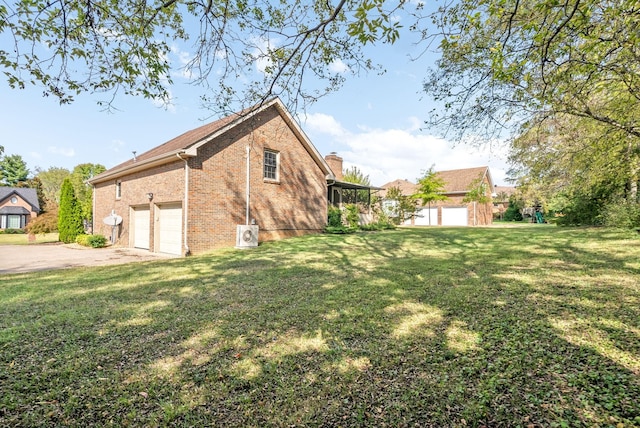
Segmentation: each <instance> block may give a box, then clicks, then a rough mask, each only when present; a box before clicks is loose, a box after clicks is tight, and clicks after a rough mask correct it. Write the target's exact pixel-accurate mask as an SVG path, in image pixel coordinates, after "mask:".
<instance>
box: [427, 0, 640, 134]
mask: <svg viewBox="0 0 640 428" xmlns="http://www.w3.org/2000/svg"><path fill="white" fill-rule="evenodd" d="M638 12H639V8H638V3H637V1H636V0H605V1H602V0H571V1H566V2H555V1H551V2H522V1H518V0H481V1H478V0H461V1H459V2H453V3H450V4H449V5H446V6H443V7H442V8H441V9H440V10H439V11H438V12H437V14H436V15H435V16H434V18H435V19H434V23H435V24H436V25H437V26H438V28H439V31H438V32H437V34H438V36H439V37H440V39H439V40H440V48H441V51H442V57H441V59H440V60H439V61H438V62H437V67H436V69H435V70H433V71H432V73H431V75H430V76H429V78H428V79H427V82H426V85H425V89H426V90H427V91H428V92H429V93H430V94H432V95H434V96H435V98H436V99H438V100H442V101H444V102H445V104H444V106H445V110H444V112H442V114H440V115H438V117H436V118H435V120H434V123H440V124H444V125H445V126H447V127H448V129H451V130H457V131H458V132H459V133H460V134H465V133H466V134H468V133H469V131H473V132H481V131H483V130H490V131H495V132H497V133H500V132H502V127H503V126H504V124H509V123H511V124H514V125H516V126H518V125H519V124H521V123H523V122H524V121H525V120H532V119H535V120H537V121H541V120H544V119H546V118H548V117H552V116H553V115H555V114H568V115H571V116H574V117H580V118H586V119H589V120H591V121H594V122H598V123H600V124H602V125H603V126H605V127H607V128H609V129H615V130H621V131H622V132H624V133H626V134H628V135H633V136H635V137H640V127H639V125H638V117H639V115H640V112H638V109H637V108H630V106H633V105H637V102H638V99H640V74H639V73H638V68H637V64H638V53H639V50H638V49H639V46H640V32H638V25H639V24H640V13H638ZM514 119H516V120H514ZM516 130H517V129H516ZM485 136H486V134H485Z"/></svg>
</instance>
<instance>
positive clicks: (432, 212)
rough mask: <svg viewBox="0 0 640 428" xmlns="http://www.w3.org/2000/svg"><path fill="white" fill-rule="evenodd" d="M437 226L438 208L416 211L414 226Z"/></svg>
mask: <svg viewBox="0 0 640 428" xmlns="http://www.w3.org/2000/svg"><path fill="white" fill-rule="evenodd" d="M429 216H431V217H429ZM437 225H438V208H421V209H419V210H418V211H416V226H437Z"/></svg>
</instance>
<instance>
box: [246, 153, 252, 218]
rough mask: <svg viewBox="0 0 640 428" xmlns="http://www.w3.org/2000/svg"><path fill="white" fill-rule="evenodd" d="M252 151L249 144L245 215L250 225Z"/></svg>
mask: <svg viewBox="0 0 640 428" xmlns="http://www.w3.org/2000/svg"><path fill="white" fill-rule="evenodd" d="M250 152H251V146H247V188H246V201H247V204H246V208H245V217H246V223H245V224H246V225H247V226H249V197H250V196H251V181H250V180H251V168H250V167H251V159H250V158H249V153H250Z"/></svg>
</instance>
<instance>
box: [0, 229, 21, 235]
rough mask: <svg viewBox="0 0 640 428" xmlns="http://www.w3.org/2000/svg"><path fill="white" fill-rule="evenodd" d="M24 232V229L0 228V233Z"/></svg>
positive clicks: (15, 233) (17, 233) (14, 233)
mask: <svg viewBox="0 0 640 428" xmlns="http://www.w3.org/2000/svg"><path fill="white" fill-rule="evenodd" d="M23 233H25V232H24V230H22V229H3V230H0V235H2V234H5V235H22V234H23Z"/></svg>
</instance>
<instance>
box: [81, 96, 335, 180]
mask: <svg viewBox="0 0 640 428" xmlns="http://www.w3.org/2000/svg"><path fill="white" fill-rule="evenodd" d="M271 107H274V108H276V109H277V110H278V112H279V114H280V115H281V117H282V118H283V119H284V120H285V122H286V123H287V125H289V127H290V128H291V130H292V131H293V132H294V134H296V136H297V137H298V139H299V140H300V141H301V142H302V145H303V146H304V147H305V148H306V149H307V151H308V152H309V154H310V155H311V157H312V158H313V159H314V160H315V162H316V163H317V164H318V166H319V167H320V169H321V170H322V171H323V172H324V173H325V174H327V176H328V178H334V177H333V172H331V169H330V168H329V165H328V164H327V163H326V161H325V160H324V158H323V157H322V156H321V155H320V153H319V152H318V150H317V149H316V148H315V146H314V145H313V143H311V140H309V137H307V135H306V134H305V133H304V131H303V130H302V128H300V126H299V125H298V124H297V123H296V121H295V120H294V119H293V116H291V114H290V113H289V111H288V110H287V108H286V107H285V105H284V104H283V103H282V101H280V99H279V98H273V99H271V100H269V101H266V102H265V103H263V104H259V105H257V106H254V107H252V108H249V109H245V110H243V111H241V112H238V113H233V114H231V115H229V116H227V117H224V118H222V119H219V120H216V121H215V122H211V123H208V124H206V125H203V126H200V127H198V128H196V129H192V130H191V131H187V132H185V133H184V134H181V135H179V136H177V137H175V138H173V139H171V140H169V141H167V142H166V143H164V144H161V145H159V146H157V147H155V148H153V149H151V150H149V151H146V152H144V153H142V154H140V155H138V156H136V157H135V158H132V159H129V160H128V161H126V162H124V163H121V164H120V165H117V166H115V167H113V168H111V169H108V170H107V171H105V172H103V173H101V174H98V175H96V176H95V177H93V178H92V179H90V180H88V181H89V183H91V184H96V183H100V182H103V181H106V180H110V179H114V178H117V177H121V176H123V175H126V174H131V173H133V172H136V171H142V170H145V169H148V168H151V167H153V166H157V165H162V164H165V163H169V162H174V161H176V160H178V156H179V157H181V158H188V157H193V156H196V155H197V150H198V148H199V147H201V146H202V145H204V144H206V143H208V142H210V141H212V140H213V139H214V138H216V137H218V136H220V135H222V134H224V133H225V132H227V131H229V130H231V129H233V128H234V127H235V126H238V125H240V124H241V123H243V122H245V121H247V120H249V119H250V118H252V117H255V116H256V115H258V114H260V113H262V112H264V111H265V110H267V109H269V108H271Z"/></svg>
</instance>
